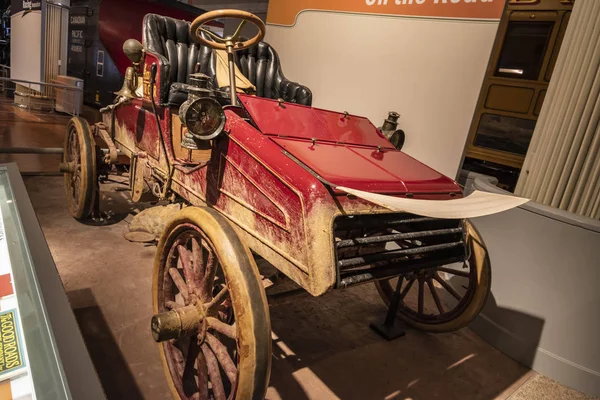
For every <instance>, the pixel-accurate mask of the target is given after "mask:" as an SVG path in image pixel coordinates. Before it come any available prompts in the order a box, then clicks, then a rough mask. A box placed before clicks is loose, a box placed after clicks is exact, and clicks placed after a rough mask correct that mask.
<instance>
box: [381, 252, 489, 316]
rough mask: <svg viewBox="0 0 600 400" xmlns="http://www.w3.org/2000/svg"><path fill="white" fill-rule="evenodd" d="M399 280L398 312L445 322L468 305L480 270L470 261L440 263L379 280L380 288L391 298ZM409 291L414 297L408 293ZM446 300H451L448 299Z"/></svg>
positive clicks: (460, 312) (459, 313) (457, 314)
mask: <svg viewBox="0 0 600 400" xmlns="http://www.w3.org/2000/svg"><path fill="white" fill-rule="evenodd" d="M441 273H443V274H446V275H447V276H450V277H451V279H452V280H453V284H452V285H451V284H450V283H449V282H448V281H447V280H446V279H444V277H443V276H441V275H440V274H441ZM398 282H400V303H399V307H398V313H399V314H403V315H404V316H406V317H407V318H409V319H410V320H413V321H415V322H418V323H423V324H443V323H446V322H449V321H452V320H454V319H455V318H456V317H457V316H459V315H461V314H462V313H463V312H464V311H465V310H466V309H467V307H468V306H469V303H470V302H471V299H472V297H473V293H474V292H475V288H476V286H477V270H476V268H475V267H474V266H472V265H471V261H466V262H465V263H463V265H462V268H460V267H455V266H440V267H437V268H431V269H426V270H421V271H417V272H413V273H410V274H405V275H402V276H400V277H398V278H396V279H393V280H389V281H384V282H380V287H381V288H382V289H383V290H384V291H385V292H386V297H387V299H388V300H389V299H390V298H391V296H392V293H393V290H394V288H396V287H397V285H398ZM457 285H460V287H461V288H462V290H460V289H459V290H456V289H455V287H454V286H457ZM409 293H411V294H414V296H408V295H409ZM414 299H416V301H414ZM445 299H449V300H450V301H448V302H446V301H444V300H445ZM448 303H450V304H448Z"/></svg>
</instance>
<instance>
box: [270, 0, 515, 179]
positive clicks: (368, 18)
mask: <svg viewBox="0 0 600 400" xmlns="http://www.w3.org/2000/svg"><path fill="white" fill-rule="evenodd" d="M304 1H307V2H309V1H308V0H304ZM353 2H358V0H354V1H353ZM284 3H285V2H284V1H283V0H271V1H270V3H269V15H268V16H267V22H268V25H267V36H266V41H267V42H269V43H270V44H271V45H272V46H273V47H274V48H275V49H276V50H277V52H278V53H279V56H280V58H281V63H282V68H283V71H285V74H286V76H287V78H288V79H290V80H293V81H297V82H300V83H302V84H305V85H307V86H308V87H310V88H311V90H312V91H313V105H314V106H315V107H323V108H329V109H334V110H338V111H348V112H350V113H353V114H359V115H364V116H366V117H368V118H369V119H370V120H371V121H372V122H373V123H374V124H375V125H376V126H381V124H382V122H383V119H384V118H385V117H386V116H387V112H388V111H392V110H393V111H397V112H399V113H400V114H401V119H400V127H401V128H402V129H404V131H405V132H406V145H405V147H404V148H403V150H404V151H405V152H406V153H408V154H410V155H411V156H413V157H415V158H417V159H418V160H420V161H422V162H424V163H426V164H428V165H431V166H432V167H434V168H436V169H438V170H439V171H440V172H442V173H444V174H446V175H449V176H451V177H455V176H456V175H457V172H458V169H459V164H460V162H461V157H462V153H463V149H464V146H465V142H466V139H467V134H468V130H469V126H470V123H471V120H472V118H473V113H474V110H475V105H476V102H477V98H478V96H479V91H480V89H481V84H482V81H483V76H484V72H485V69H486V67H487V63H488V59H489V57H490V52H491V49H492V46H493V43H494V38H495V35H496V30H497V28H498V23H499V19H500V16H501V14H502V9H503V6H504V3H503V2H501V1H500V2H498V1H496V2H495V3H496V7H495V9H494V13H493V15H492V18H487V19H485V20H482V19H470V20H467V19H448V18H437V17H430V18H428V17H415V16H412V17H404V16H400V15H393V16H382V15H367V14H361V13H343V12H327V11H303V12H301V13H300V14H299V15H298V16H297V19H296V21H295V24H294V25H293V26H280V25H275V24H273V18H272V16H271V15H272V6H273V5H274V4H276V5H278V6H281V5H282V4H284ZM313 3H314V2H313ZM332 3H336V2H335V1H332ZM337 3H340V4H341V2H339V1H338V2H337ZM360 3H364V1H363V0H361V1H360ZM366 3H367V4H368V3H375V2H374V1H371V0H367V1H366ZM386 3H387V2H386ZM396 3H400V2H396ZM419 3H422V1H420V2H419ZM430 3H431V4H434V3H433V1H430ZM436 3H437V2H436ZM285 4H286V5H287V4H291V3H285ZM392 4H393V3H392V2H391V1H390V3H389V5H392ZM415 4H416V3H415ZM448 4H449V5H450V3H448ZM477 4H479V5H480V6H481V5H485V4H484V3H477ZM342 6H345V3H344V5H342Z"/></svg>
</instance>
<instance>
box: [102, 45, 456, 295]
mask: <svg viewBox="0 0 600 400" xmlns="http://www.w3.org/2000/svg"><path fill="white" fill-rule="evenodd" d="M155 57H156V56H155V55H153V54H151V53H148V54H146V59H145V67H144V68H145V71H149V68H150V66H151V65H152V63H155V62H156V61H157V60H156V58H155ZM144 76H145V86H146V87H148V85H147V83H148V82H147V76H148V74H147V73H145V74H144ZM160 79H161V77H160V76H157V78H156V85H155V86H153V87H154V89H155V93H154V97H155V98H160V90H161V87H162V86H161V81H160ZM148 94H149V93H148V91H146V93H145V97H144V98H141V99H133V100H131V101H129V102H128V103H127V104H125V105H122V106H120V107H118V108H117V109H116V110H115V121H116V123H115V129H114V132H115V133H114V134H115V137H114V141H115V143H116V145H117V147H119V148H120V150H121V152H122V153H123V154H125V155H128V156H129V157H137V162H138V167H137V168H138V170H140V166H142V165H143V166H144V168H143V170H144V171H146V172H145V173H146V174H152V175H153V176H154V177H155V178H156V177H158V178H159V180H163V181H164V180H167V179H169V178H168V176H169V174H170V175H171V178H170V188H171V189H172V190H173V191H174V192H175V193H177V194H179V195H180V196H181V197H182V198H184V199H185V200H187V202H189V203H190V204H192V205H197V206H202V205H209V206H211V207H213V208H214V209H216V210H218V211H220V212H221V213H222V214H223V215H224V216H225V217H227V218H228V219H229V220H230V221H231V222H232V223H233V225H234V226H235V228H236V230H237V231H238V232H239V234H240V235H241V237H242V238H243V240H244V241H245V242H246V243H247V244H248V246H249V247H250V248H251V249H252V251H254V252H255V253H257V254H259V255H260V256H262V257H263V258H265V259H266V260H268V261H269V262H270V263H271V264H273V265H275V266H277V268H278V269H279V270H281V271H282V272H284V273H285V274H286V275H287V276H289V277H290V278H292V279H293V280H295V281H296V282H297V283H298V284H299V285H300V286H302V287H303V288H304V289H306V290H307V291H308V292H310V293H311V294H312V295H315V296H318V295H321V294H324V293H325V292H327V291H328V290H330V289H332V288H333V287H335V286H336V282H339V281H338V274H337V272H336V268H335V265H336V255H335V251H334V246H333V245H332V243H333V242H332V240H333V236H334V235H333V229H334V227H333V226H334V220H335V218H336V217H338V216H340V215H361V214H373V213H390V211H389V210H387V209H384V208H382V207H379V206H377V205H375V204H373V203H370V202H367V201H365V200H362V199H359V198H355V197H353V196H348V195H347V194H345V193H342V192H339V191H336V190H335V186H347V187H351V188H354V189H359V190H364V191H369V192H376V193H385V194H389V195H395V196H407V197H411V198H419V199H440V200H444V199H450V198H456V197H459V196H461V188H460V186H459V185H458V184H457V183H456V182H454V181H453V180H452V179H450V178H448V177H446V176H444V175H442V174H440V173H439V172H437V171H435V170H433V169H431V168H429V167H427V166H426V165H424V164H422V163H420V162H419V161H417V160H415V159H413V158H411V157H409V156H408V155H406V154H404V153H403V152H401V151H399V150H396V149H395V148H394V147H393V146H392V145H391V143H390V142H389V141H388V140H387V139H386V138H385V137H384V136H383V134H382V133H381V132H380V131H379V130H378V129H377V128H375V127H374V126H373V124H372V123H371V122H370V121H369V120H368V119H366V118H363V117H358V116H354V115H346V114H341V113H337V112H332V111H326V110H320V109H317V108H312V107H307V106H301V105H297V104H291V103H280V102H278V101H276V100H270V99H264V98H259V97H255V96H249V95H239V96H238V98H239V100H240V102H241V107H232V106H227V107H225V115H226V118H227V122H226V125H225V132H226V134H222V135H221V136H220V137H219V138H218V140H216V141H215V144H213V146H212V148H211V150H210V152H211V154H210V159H209V160H208V161H207V162H206V163H197V164H194V163H190V161H189V160H187V161H186V160H180V159H177V158H176V157H175V154H176V152H175V151H174V143H173V134H172V119H173V118H178V116H177V115H176V114H174V112H176V110H175V109H170V108H168V107H164V108H163V107H157V109H156V113H157V114H158V120H159V121H160V129H159V127H158V126H157V118H156V117H155V114H154V112H153V110H152V103H151V101H150V100H149V99H148V98H147V97H148ZM104 118H105V120H104V123H105V124H106V125H107V126H111V123H112V122H111V115H110V113H105V114H104ZM159 132H162V135H163V138H162V141H163V143H164V147H165V149H164V150H163V149H162V144H161V140H160V138H159V136H158V135H159V134H160V133H159ZM165 157H166V158H165ZM167 159H168V162H167ZM298 161H299V162H298ZM169 165H171V166H172V168H171V170H169ZM131 179H135V177H131ZM324 182H327V183H330V184H331V185H329V184H324Z"/></svg>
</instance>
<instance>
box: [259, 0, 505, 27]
mask: <svg viewBox="0 0 600 400" xmlns="http://www.w3.org/2000/svg"><path fill="white" fill-rule="evenodd" d="M504 4H505V2H504V0H295V1H289V0H270V1H269V11H268V14H267V22H268V23H270V24H275V25H285V26H292V25H294V24H295V23H296V19H297V17H298V15H299V14H300V13H302V12H303V11H334V12H346V13H353V14H373V15H390V16H410V17H425V18H450V19H469V20H499V19H500V17H501V16H502V11H503V10H504Z"/></svg>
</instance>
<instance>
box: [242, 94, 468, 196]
mask: <svg viewBox="0 0 600 400" xmlns="http://www.w3.org/2000/svg"><path fill="white" fill-rule="evenodd" d="M239 97H240V100H241V101H242V104H243V105H244V107H245V108H246V110H247V111H248V112H249V113H250V116H251V117H252V119H253V120H254V122H255V123H256V125H257V126H258V127H259V129H260V130H261V131H262V133H263V134H265V135H267V136H269V137H270V138H271V140H273V141H274V142H275V143H277V144H278V145H280V146H281V147H282V148H283V149H285V150H286V151H288V152H289V153H290V154H292V155H293V156H294V157H296V158H297V159H299V160H300V161H302V162H303V163H304V164H306V165H307V166H308V167H309V168H311V169H312V170H314V171H315V172H316V173H318V174H319V175H321V176H322V177H323V178H324V179H325V180H327V181H329V182H331V183H332V184H334V185H337V186H346V187H349V188H353V189H358V190H364V191H368V192H377V193H415V194H418V193H450V192H454V193H460V192H461V188H460V186H459V185H458V184H457V183H456V182H455V181H453V180H452V179H450V178H448V177H446V176H444V175H442V174H440V173H439V172H437V171H435V170H434V169H432V168H430V167H428V166H426V165H425V164H423V163H421V162H419V161H417V160H415V159H414V158H412V157H410V156H408V155H406V154H404V153H403V152H401V151H398V150H396V149H394V148H393V146H392V145H391V143H390V142H389V141H388V140H387V139H385V137H384V136H383V135H382V134H381V132H379V130H378V129H377V128H375V127H374V126H373V124H371V122H370V121H369V120H368V119H366V118H363V117H357V116H353V115H349V116H344V114H341V113H335V112H331V111H325V110H319V109H315V108H311V107H306V106H299V105H295V104H289V103H285V104H284V105H283V107H281V106H280V105H279V104H278V102H277V101H273V100H268V99H262V98H258V97H253V96H246V95H240V96H239ZM313 139H316V140H315V142H314V143H313Z"/></svg>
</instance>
